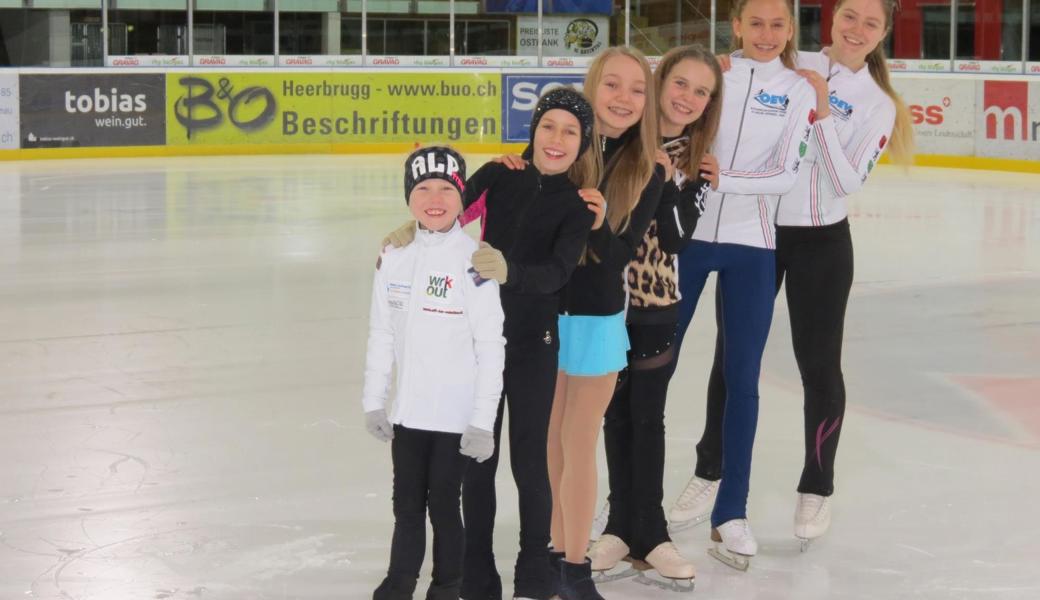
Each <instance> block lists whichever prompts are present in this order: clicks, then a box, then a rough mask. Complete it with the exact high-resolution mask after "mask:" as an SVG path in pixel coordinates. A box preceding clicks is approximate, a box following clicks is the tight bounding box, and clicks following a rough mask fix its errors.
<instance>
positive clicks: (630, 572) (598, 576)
mask: <svg viewBox="0 0 1040 600" xmlns="http://www.w3.org/2000/svg"><path fill="white" fill-rule="evenodd" d="M638 573H639V571H636V570H635V569H634V568H633V567H631V566H628V565H624V566H621V563H618V566H616V567H614V568H613V569H610V570H607V571H593V572H592V582H593V583H610V582H612V581H621V580H622V579H628V578H629V577H635V576H636V574H638Z"/></svg>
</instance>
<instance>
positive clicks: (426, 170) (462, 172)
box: [404, 146, 466, 203]
mask: <svg viewBox="0 0 1040 600" xmlns="http://www.w3.org/2000/svg"><path fill="white" fill-rule="evenodd" d="M427 179H443V180H444V181H447V182H448V183H450V184H452V185H453V186H455V189H457V190H458V191H459V195H460V196H462V195H464V193H465V191H466V159H464V158H462V155H461V154H459V153H458V152H456V151H455V150H453V149H451V148H449V147H447V146H426V147H425V148H419V149H418V150H416V151H415V152H412V153H411V154H409V155H408V158H407V159H405V161H404V201H405V203H407V202H408V198H409V197H410V196H411V195H412V189H413V188H414V187H415V186H417V185H419V183H421V182H423V181H426V180H427Z"/></svg>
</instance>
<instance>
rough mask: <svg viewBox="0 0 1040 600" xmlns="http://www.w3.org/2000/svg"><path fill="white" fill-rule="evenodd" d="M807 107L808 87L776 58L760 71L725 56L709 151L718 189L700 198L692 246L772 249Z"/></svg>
mask: <svg viewBox="0 0 1040 600" xmlns="http://www.w3.org/2000/svg"><path fill="white" fill-rule="evenodd" d="M815 106H816V94H815V92H814V90H813V88H812V86H811V85H809V82H807V81H806V80H805V78H803V77H802V76H801V75H799V74H798V73H795V72H794V71H792V70H790V69H788V68H786V67H785V66H784V65H783V63H781V62H780V59H779V58H776V59H774V60H772V61H770V62H768V63H761V62H757V61H753V60H750V59H746V58H743V57H742V54H741V53H740V52H735V53H733V55H732V67H731V68H730V70H729V71H727V72H726V73H725V75H724V77H723V104H722V119H721V122H720V124H719V134H718V136H717V137H716V139H715V144H714V145H713V147H712V154H714V155H715V156H716V157H717V158H718V160H719V168H720V170H721V172H720V173H719V189H718V190H717V191H711V192H709V193H708V197H707V200H706V201H705V212H704V214H703V215H702V216H701V218H700V220H699V221H698V222H697V229H695V230H694V233H693V239H695V240H703V241H707V242H721V243H730V244H741V245H744V246H755V247H758V248H770V249H772V248H775V247H776V243H775V239H774V221H775V218H776V205H777V202H778V201H779V198H780V195H781V194H783V193H785V192H787V191H788V190H790V189H791V187H792V186H793V185H794V184H795V180H796V179H797V172H798V169H799V164H800V163H801V157H802V155H803V154H804V153H805V152H806V150H807V149H808V147H807V143H808V140H809V133H810V131H812V119H813V118H814V115H815V111H814V110H813V109H814V107H815Z"/></svg>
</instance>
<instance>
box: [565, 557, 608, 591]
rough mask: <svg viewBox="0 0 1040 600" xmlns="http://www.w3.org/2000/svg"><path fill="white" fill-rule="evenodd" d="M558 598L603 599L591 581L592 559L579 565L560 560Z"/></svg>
mask: <svg viewBox="0 0 1040 600" xmlns="http://www.w3.org/2000/svg"><path fill="white" fill-rule="evenodd" d="M560 598H561V599H562V600H605V598H603V596H600V595H599V592H597V591H596V584H594V583H593V582H592V561H591V560H589V559H587V558H586V559H585V562H583V563H581V564H580V565H576V564H574V563H569V562H567V561H566V560H561V561H560Z"/></svg>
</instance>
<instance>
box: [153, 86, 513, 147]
mask: <svg viewBox="0 0 1040 600" xmlns="http://www.w3.org/2000/svg"><path fill="white" fill-rule="evenodd" d="M500 87H501V75H499V74H497V73H454V72H442V73H392V72H378V71H376V72H348V73H335V72H332V73H303V72H287V73H243V72H238V73H234V72H225V73H200V72H197V71H196V72H175V73H169V74H168V75H167V94H168V96H169V99H170V100H169V102H168V103H167V118H168V119H169V127H168V128H167V143H168V144H170V145H183V144H210V145H223V144H265V143H266V144H271V143H387V142H397V143H400V142H408V143H419V144H425V143H430V142H438V143H453V142H476V143H499V142H501V136H502V133H501V125H500V120H501V113H500V110H501V109H500V107H501V105H502V101H501V99H500V92H501V90H500Z"/></svg>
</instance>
